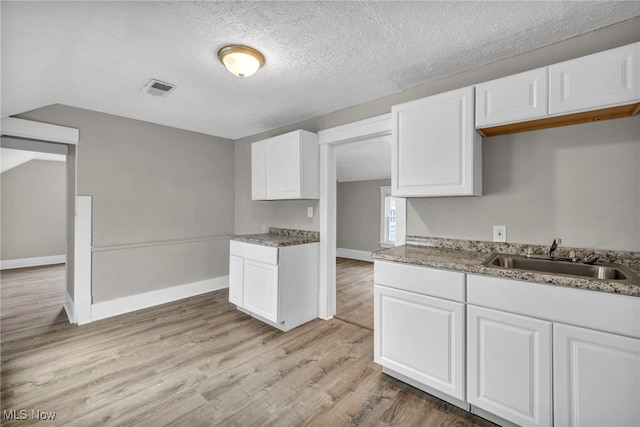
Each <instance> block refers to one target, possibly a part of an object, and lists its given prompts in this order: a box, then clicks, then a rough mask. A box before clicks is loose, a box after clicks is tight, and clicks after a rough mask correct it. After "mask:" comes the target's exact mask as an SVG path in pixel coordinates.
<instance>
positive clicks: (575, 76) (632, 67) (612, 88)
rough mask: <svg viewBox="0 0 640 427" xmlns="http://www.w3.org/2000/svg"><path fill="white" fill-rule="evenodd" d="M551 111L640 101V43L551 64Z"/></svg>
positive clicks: (555, 112)
mask: <svg viewBox="0 0 640 427" xmlns="http://www.w3.org/2000/svg"><path fill="white" fill-rule="evenodd" d="M549 84H550V86H549V88H550V93H551V96H550V99H549V101H550V104H549V113H550V114H559V113H571V112H579V111H585V110H590V109H594V108H605V107H612V106H616V105H622V104H627V103H630V102H638V101H639V100H640V43H634V44H631V45H627V46H622V47H619V48H616V49H611V50H607V51H604V52H600V53H596V54H593V55H588V56H584V57H582V58H578V59H572V60H571V61H565V62H561V63H559V64H555V65H551V66H550V67H549Z"/></svg>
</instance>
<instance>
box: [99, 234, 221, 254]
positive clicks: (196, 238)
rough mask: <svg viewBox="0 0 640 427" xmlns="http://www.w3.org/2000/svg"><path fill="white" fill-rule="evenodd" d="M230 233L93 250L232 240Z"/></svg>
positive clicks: (101, 249)
mask: <svg viewBox="0 0 640 427" xmlns="http://www.w3.org/2000/svg"><path fill="white" fill-rule="evenodd" d="M231 237H232V236H231V235H230V234H221V235H217V236H204V237H195V238H192V239H171V240H153V241H148V242H134V243H122V244H115V245H107V246H93V247H92V248H91V251H92V252H104V251H117V250H120V249H134V248H147V247H151V246H166V245H177V244H185V243H197V242H208V241H211V240H231Z"/></svg>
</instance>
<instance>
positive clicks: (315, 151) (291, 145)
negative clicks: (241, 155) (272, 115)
mask: <svg viewBox="0 0 640 427" xmlns="http://www.w3.org/2000/svg"><path fill="white" fill-rule="evenodd" d="M319 196H320V148H319V145H318V135H317V134H315V133H312V132H307V131H303V130H298V131H294V132H289V133H286V134H284V135H279V136H276V137H273V138H269V139H265V140H262V141H258V142H254V143H253V144H251V198H252V200H291V199H318V198H319Z"/></svg>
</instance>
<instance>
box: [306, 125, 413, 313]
mask: <svg viewBox="0 0 640 427" xmlns="http://www.w3.org/2000/svg"><path fill="white" fill-rule="evenodd" d="M390 134H391V114H390V113H389V114H383V115H380V116H376V117H372V118H369V119H365V120H360V121H357V122H354V123H349V124H346V125H342V126H336V127H333V128H330V129H325V130H321V131H320V132H318V142H319V144H320V206H319V212H320V283H319V307H318V317H320V318H321V319H329V318H331V317H332V316H333V315H334V314H335V313H336V263H335V259H336V222H337V219H336V194H337V188H336V155H335V147H336V146H338V145H343V144H348V143H351V142H359V141H366V140H367V139H371V138H378V137H382V136H386V135H390ZM399 220H400V221H402V220H403V219H400V218H397V219H396V229H397V230H400V229H402V230H405V228H404V226H402V227H399V225H400V224H398V222H397V221H399ZM402 237H403V239H404V236H402ZM403 243H404V242H403Z"/></svg>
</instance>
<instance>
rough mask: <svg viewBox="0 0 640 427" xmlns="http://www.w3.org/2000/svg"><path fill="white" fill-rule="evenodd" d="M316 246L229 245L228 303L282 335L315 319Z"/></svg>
mask: <svg viewBox="0 0 640 427" xmlns="http://www.w3.org/2000/svg"><path fill="white" fill-rule="evenodd" d="M318 251H319V243H308V244H303V245H294V246H285V247H270V246H263V245H258V244H252V243H246V242H240V241H235V240H232V241H231V246H230V257H229V302H231V303H233V304H235V305H236V306H237V308H238V309H240V310H241V311H243V312H245V313H248V314H250V315H251V316H253V317H255V318H257V319H259V320H262V321H263V322H266V323H268V324H270V325H271V326H274V327H276V328H278V329H280V330H282V331H288V330H289V329H292V328H295V327H296V326H299V325H301V324H303V323H306V322H308V321H310V320H312V319H315V318H317V317H318V268H319V267H318Z"/></svg>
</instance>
